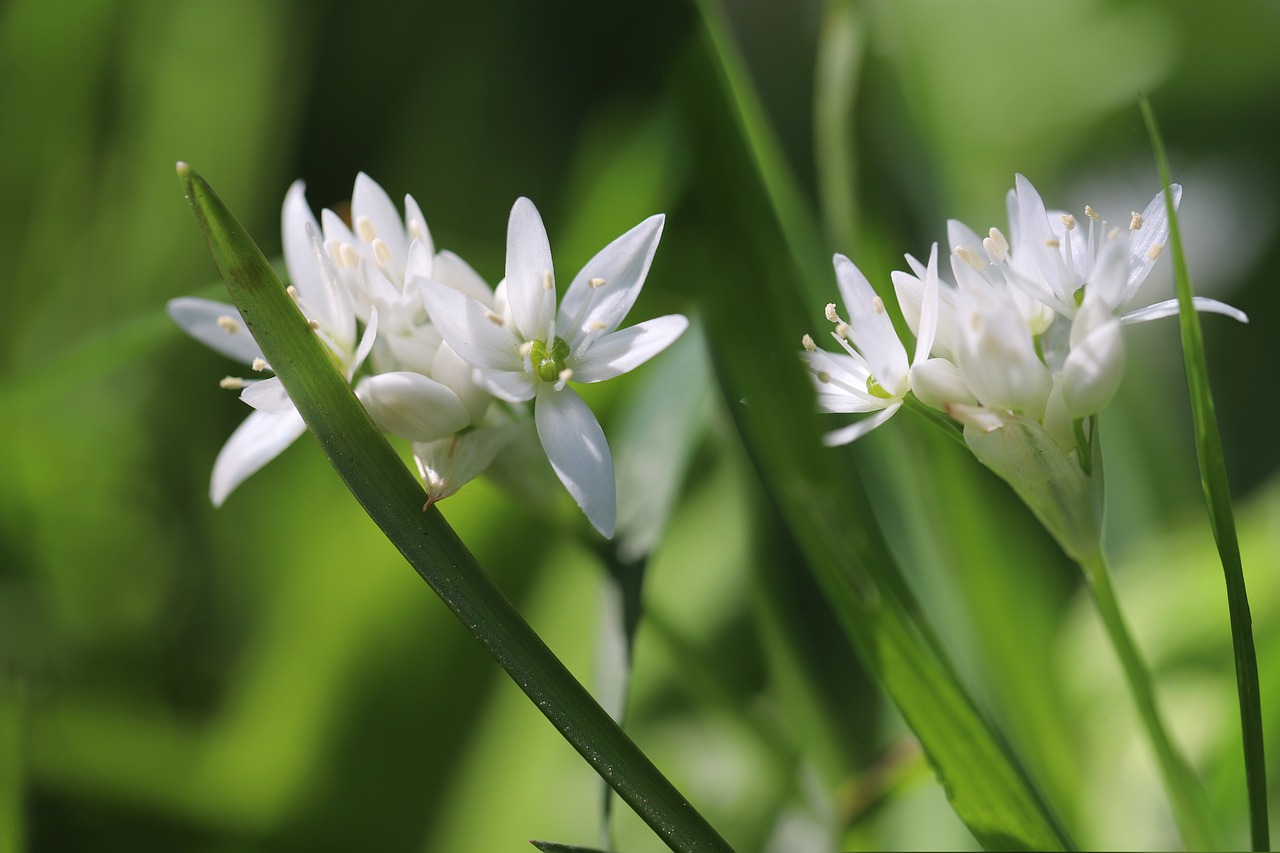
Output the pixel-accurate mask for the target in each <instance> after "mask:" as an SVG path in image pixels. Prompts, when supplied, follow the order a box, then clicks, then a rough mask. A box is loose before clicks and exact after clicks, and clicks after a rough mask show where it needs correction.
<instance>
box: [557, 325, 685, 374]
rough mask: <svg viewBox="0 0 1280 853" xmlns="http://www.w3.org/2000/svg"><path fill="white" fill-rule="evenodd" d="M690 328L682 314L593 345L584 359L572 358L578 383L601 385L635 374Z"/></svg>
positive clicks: (612, 336)
mask: <svg viewBox="0 0 1280 853" xmlns="http://www.w3.org/2000/svg"><path fill="white" fill-rule="evenodd" d="M687 328H689V321H688V319H686V318H685V317H684V316H683V315H680V314H668V315H667V316H665V317H655V318H653V319H652V320H645V321H644V322H643V323H638V324H636V325H634V326H631V327H629V328H626V329H622V330H620V331H617V332H610V333H609V334H607V335H604V336H602V337H600V338H599V339H597V340H595V341H593V342H592V343H591V346H590V347H589V348H588V349H587V351H586V352H585V353H583V354H582V355H581V356H576V355H575V356H571V357H570V361H569V366H570V367H571V368H573V381H574V382H601V381H603V380H605V379H612V378H613V377H615V376H621V375H622V374H624V373H626V372H628V371H630V370H634V369H635V368H637V367H639V366H640V365H642V364H644V363H645V362H646V361H648V360H649V359H651V358H653V357H654V356H655V355H657V354H658V353H660V352H662V351H663V350H664V349H666V348H667V347H669V346H671V344H673V343H675V340H676V338H678V337H680V335H682V334H684V330H685V329H687Z"/></svg>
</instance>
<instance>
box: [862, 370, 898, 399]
mask: <svg viewBox="0 0 1280 853" xmlns="http://www.w3.org/2000/svg"><path fill="white" fill-rule="evenodd" d="M867 393H868V394H870V395H871V396H872V397H879V398H880V399H881V400H892V399H893V395H892V394H890V393H889V392H888V391H886V390H884V387H883V386H881V384H880V383H879V382H877V381H876V378H875V377H874V376H868V377H867Z"/></svg>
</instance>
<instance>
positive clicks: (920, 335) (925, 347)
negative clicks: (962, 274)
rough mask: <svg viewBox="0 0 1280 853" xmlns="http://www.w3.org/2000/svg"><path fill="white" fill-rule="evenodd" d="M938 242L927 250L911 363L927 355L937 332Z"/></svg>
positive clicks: (921, 360)
mask: <svg viewBox="0 0 1280 853" xmlns="http://www.w3.org/2000/svg"><path fill="white" fill-rule="evenodd" d="M938 299H939V283H938V244H937V243H934V244H933V248H932V249H931V250H930V251H929V266H928V268H927V270H926V274H925V280H924V293H923V294H922V295H921V298H920V331H918V332H917V333H916V352H915V355H914V356H913V357H912V359H911V363H912V364H920V363H922V362H923V361H924V360H925V359H927V358H928V357H929V352H930V351H931V350H932V349H933V339H934V336H935V335H936V334H937V332H938Z"/></svg>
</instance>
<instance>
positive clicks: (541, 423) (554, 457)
mask: <svg viewBox="0 0 1280 853" xmlns="http://www.w3.org/2000/svg"><path fill="white" fill-rule="evenodd" d="M534 420H535V422H536V423H537V426H538V439H539V440H540V441H541V442H542V449H543V450H545V451H546V452H547V459H548V461H550V462H551V467H552V468H553V469H554V470H555V472H556V476H557V477H559V478H560V482H562V483H564V487H565V488H566V489H568V490H569V494H570V495H572V496H573V499H574V500H575V501H577V502H578V506H580V507H581V508H582V511H583V512H584V513H586V516H587V520H588V521H590V522H591V526H592V527H594V528H595V529H596V530H598V531H600V535H601V536H603V537H605V538H606V539H609V538H612V537H613V528H614V521H615V519H616V516H617V511H618V510H617V507H618V503H617V501H618V496H617V491H616V488H615V486H614V481H613V457H612V456H611V455H610V454H609V445H608V443H607V442H606V441H605V438H604V430H602V429H601V428H600V422H599V421H598V420H596V416H595V414H594V413H593V412H592V411H591V408H590V407H589V406H588V405H587V404H586V402H585V401H584V400H583V399H582V398H581V397H579V396H578V394H577V392H575V391H574V390H573V389H572V388H564V389H562V390H560V391H557V390H555V388H554V386H552V385H547V384H543V385H542V386H540V387H539V388H538V399H537V401H536V402H535V404H534Z"/></svg>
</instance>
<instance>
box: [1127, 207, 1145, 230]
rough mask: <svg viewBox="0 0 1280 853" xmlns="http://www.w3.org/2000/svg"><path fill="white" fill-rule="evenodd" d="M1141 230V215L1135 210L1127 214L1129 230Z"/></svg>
mask: <svg viewBox="0 0 1280 853" xmlns="http://www.w3.org/2000/svg"><path fill="white" fill-rule="evenodd" d="M1141 228H1142V214H1141V213H1139V212H1138V211H1136V210H1132V211H1130V212H1129V230H1130V231H1137V230H1139V229H1141Z"/></svg>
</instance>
